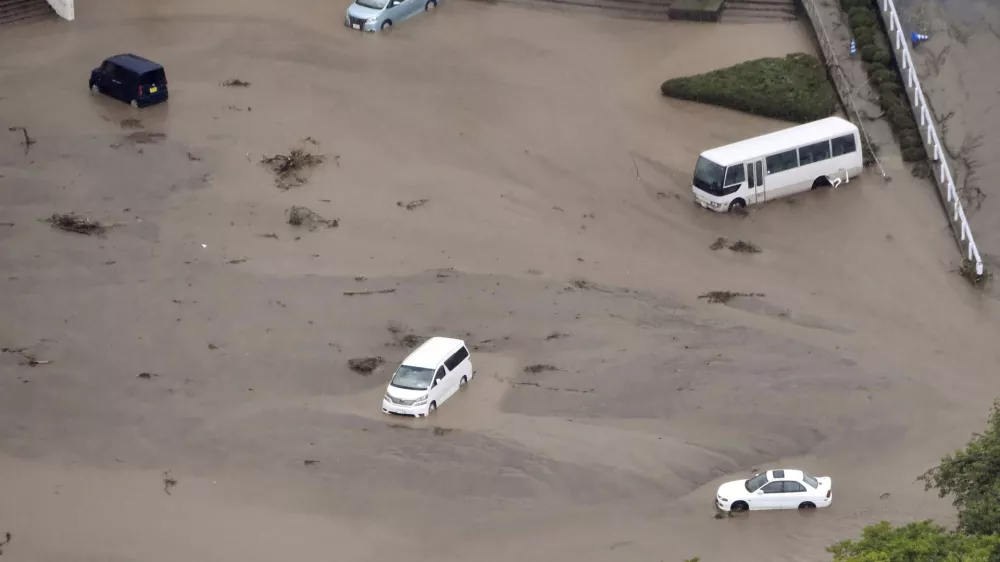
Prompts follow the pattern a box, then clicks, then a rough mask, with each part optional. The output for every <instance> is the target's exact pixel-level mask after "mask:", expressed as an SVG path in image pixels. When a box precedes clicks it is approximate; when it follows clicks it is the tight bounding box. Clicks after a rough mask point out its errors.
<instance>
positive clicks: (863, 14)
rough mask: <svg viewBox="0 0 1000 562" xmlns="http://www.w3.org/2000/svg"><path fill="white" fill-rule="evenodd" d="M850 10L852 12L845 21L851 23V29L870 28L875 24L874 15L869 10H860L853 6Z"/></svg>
mask: <svg viewBox="0 0 1000 562" xmlns="http://www.w3.org/2000/svg"><path fill="white" fill-rule="evenodd" d="M851 12H853V13H852V14H851V15H850V16H848V18H847V21H848V22H849V23H850V24H851V31H856V30H858V29H863V28H870V27H872V26H873V25H875V15H874V14H872V13H871V12H869V11H865V10H861V9H860V8H853V9H852V10H851Z"/></svg>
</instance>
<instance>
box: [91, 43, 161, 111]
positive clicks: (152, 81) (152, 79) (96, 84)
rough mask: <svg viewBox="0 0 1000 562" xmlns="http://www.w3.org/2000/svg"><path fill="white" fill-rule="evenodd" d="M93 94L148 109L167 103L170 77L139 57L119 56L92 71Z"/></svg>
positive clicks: (109, 59)
mask: <svg viewBox="0 0 1000 562" xmlns="http://www.w3.org/2000/svg"><path fill="white" fill-rule="evenodd" d="M90 91H92V92H94V93H95V94H99V93H104V94H107V95H109V96H111V97H113V98H116V99H120V100H122V101H124V102H128V103H131V104H132V107H145V106H147V105H152V104H154V103H160V102H163V101H167V97H168V95H167V75H166V73H165V72H163V67H162V66H160V65H159V64H156V63H155V62H153V61H151V60H148V59H144V58H142V57H140V56H138V55H133V54H123V55H115V56H113V57H109V58H107V59H105V60H104V62H103V63H102V64H101V66H100V67H98V68H95V69H94V70H91V71H90Z"/></svg>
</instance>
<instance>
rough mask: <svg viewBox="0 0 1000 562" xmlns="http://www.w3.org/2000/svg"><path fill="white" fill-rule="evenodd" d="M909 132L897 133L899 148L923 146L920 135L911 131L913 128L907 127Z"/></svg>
mask: <svg viewBox="0 0 1000 562" xmlns="http://www.w3.org/2000/svg"><path fill="white" fill-rule="evenodd" d="M907 131H910V132H901V133H899V148H901V149H903V150H906V149H908V148H921V147H923V146H924V141H923V139H921V138H920V135H919V134H917V133H915V132H913V129H907Z"/></svg>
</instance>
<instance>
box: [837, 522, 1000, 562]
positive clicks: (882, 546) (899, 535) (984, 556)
mask: <svg viewBox="0 0 1000 562" xmlns="http://www.w3.org/2000/svg"><path fill="white" fill-rule="evenodd" d="M998 545H1000V536H995V535H990V536H982V535H979V536H977V535H966V534H964V533H953V532H950V531H948V530H946V529H945V528H944V527H942V526H940V525H935V524H934V523H933V522H932V521H920V522H917V523H910V524H909V525H905V526H902V527H893V526H892V525H891V524H889V522H888V521H882V522H881V523H877V524H875V525H869V526H868V527H865V530H864V531H863V532H862V534H861V539H860V540H857V541H850V540H848V541H842V542H839V543H837V544H835V545H833V546H830V547H828V548H827V549H826V550H827V552H829V553H831V554H833V561H834V562H997V561H998V560H1000V556H998V554H1000V549H998V548H997V546H998Z"/></svg>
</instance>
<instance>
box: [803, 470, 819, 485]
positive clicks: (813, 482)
mask: <svg viewBox="0 0 1000 562" xmlns="http://www.w3.org/2000/svg"><path fill="white" fill-rule="evenodd" d="M802 481H803V482H805V483H806V484H809V485H810V486H812V487H813V488H819V480H816V479H815V478H813V477H812V476H809V475H808V474H806V473H805V472H803V473H802Z"/></svg>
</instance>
